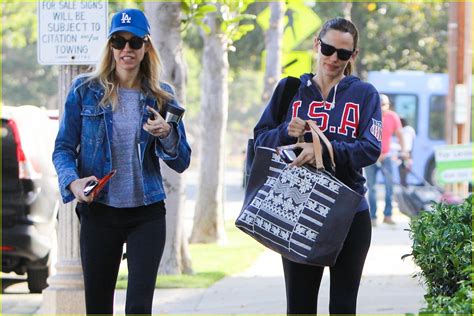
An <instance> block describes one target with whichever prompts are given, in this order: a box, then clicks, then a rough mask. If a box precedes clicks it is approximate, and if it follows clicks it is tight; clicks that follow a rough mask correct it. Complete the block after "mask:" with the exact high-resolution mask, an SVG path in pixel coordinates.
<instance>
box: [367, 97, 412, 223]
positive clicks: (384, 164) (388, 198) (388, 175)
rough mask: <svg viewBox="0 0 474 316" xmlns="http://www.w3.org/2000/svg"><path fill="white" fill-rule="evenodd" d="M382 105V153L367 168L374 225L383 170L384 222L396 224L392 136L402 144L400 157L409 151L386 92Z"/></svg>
mask: <svg viewBox="0 0 474 316" xmlns="http://www.w3.org/2000/svg"><path fill="white" fill-rule="evenodd" d="M380 105H381V108H382V153H381V154H380V157H379V159H378V160H377V163H375V164H373V165H370V166H368V167H366V168H365V174H366V177H367V186H368V189H369V192H368V195H369V208H370V216H371V219H372V226H376V225H377V191H376V188H375V185H376V183H377V173H378V172H379V171H381V172H382V174H383V177H384V185H385V208H384V211H383V215H384V218H383V223H385V224H388V225H395V222H394V220H393V219H392V194H393V172H392V160H393V158H396V157H392V156H391V152H390V146H391V142H392V136H393V135H395V136H396V137H397V139H398V143H399V144H400V148H401V152H400V157H401V158H402V159H405V158H406V157H407V152H406V149H405V143H404V141H403V137H402V123H401V122H400V117H399V116H398V114H397V113H395V112H394V111H392V110H390V99H389V98H388V96H387V95H385V94H380Z"/></svg>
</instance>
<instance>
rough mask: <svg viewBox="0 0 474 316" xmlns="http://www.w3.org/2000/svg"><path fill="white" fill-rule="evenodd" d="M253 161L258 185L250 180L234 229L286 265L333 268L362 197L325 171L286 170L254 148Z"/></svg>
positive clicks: (276, 158) (267, 151)
mask: <svg viewBox="0 0 474 316" xmlns="http://www.w3.org/2000/svg"><path fill="white" fill-rule="evenodd" d="M257 156H260V157H259V158H258V159H257V161H259V162H260V163H261V164H260V166H259V165H258V163H257V165H255V166H253V167H252V169H256V168H259V169H260V168H261V169H260V170H259V171H260V173H261V175H260V178H261V180H260V181H258V180H259V179H257V182H261V183H258V184H257V183H255V180H256V179H251V180H250V183H249V186H252V185H254V186H257V187H258V189H256V190H255V192H253V193H251V195H253V196H252V197H250V199H248V196H246V198H247V199H246V200H247V201H245V202H244V207H243V209H242V211H241V213H240V215H239V217H238V218H237V221H236V225H237V227H239V228H240V229H242V230H243V231H244V232H246V233H248V234H249V235H251V236H252V237H253V238H255V239H257V240H258V241H260V242H261V243H263V244H264V245H265V246H267V247H269V248H270V249H273V250H275V251H277V252H278V253H280V254H282V255H283V256H285V257H287V258H288V259H290V260H292V261H296V262H300V263H307V264H316V265H327V266H331V265H333V264H334V262H335V260H336V258H337V254H338V253H339V251H340V249H341V248H342V244H343V242H344V239H345V237H346V236H347V232H348V229H349V227H350V223H351V222H352V219H353V217H354V214H355V209H356V206H357V204H358V203H359V201H360V199H361V198H362V197H361V196H360V195H359V194H357V193H355V192H354V191H352V190H351V189H350V188H348V187H347V186H346V185H345V184H343V183H342V182H341V181H339V180H338V179H336V178H335V177H334V176H332V175H331V174H329V173H327V172H325V171H317V170H316V169H314V168H311V169H310V168H308V167H305V166H304V167H293V168H289V167H288V164H287V163H285V162H284V161H283V160H282V158H281V157H280V156H279V155H278V154H277V153H276V151H275V150H274V149H270V148H264V147H259V148H257ZM265 165H266V166H265ZM268 165H270V167H268ZM254 167H255V168H254ZM254 171H256V170H253V171H252V173H254V174H255V173H256V172H254ZM257 173H258V172H257ZM252 180H254V181H252ZM252 182H253V183H252ZM344 213H345V214H344Z"/></svg>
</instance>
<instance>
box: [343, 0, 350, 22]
mask: <svg viewBox="0 0 474 316" xmlns="http://www.w3.org/2000/svg"><path fill="white" fill-rule="evenodd" d="M341 5H342V13H343V14H344V19H346V20H349V21H351V11H352V2H342V3H341Z"/></svg>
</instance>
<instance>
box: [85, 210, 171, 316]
mask: <svg viewBox="0 0 474 316" xmlns="http://www.w3.org/2000/svg"><path fill="white" fill-rule="evenodd" d="M78 213H79V215H80V219H81V231H80V248H81V261H82V270H83V273H84V287H85V298H86V312H87V314H113V307H114V291H115V285H116V282H117V275H118V270H119V266H120V261H121V259H122V249H123V244H124V243H125V242H126V243H127V265H128V286H127V299H126V305H125V312H126V314H151V311H152V304H153V294H154V290H155V283H156V276H157V273H158V266H159V264H160V260H161V256H162V254H163V249H164V245H165V239H166V221H165V213H166V211H165V206H164V203H163V202H158V203H156V204H152V205H148V206H142V207H136V208H114V207H110V206H106V205H103V204H99V203H92V204H91V205H90V206H87V205H78Z"/></svg>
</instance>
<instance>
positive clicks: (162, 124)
mask: <svg viewBox="0 0 474 316" xmlns="http://www.w3.org/2000/svg"><path fill="white" fill-rule="evenodd" d="M147 110H148V112H150V114H152V115H154V116H155V117H154V118H153V119H152V118H151V117H150V118H149V119H148V121H146V123H145V124H144V125H143V129H144V130H145V131H147V132H148V133H150V134H151V135H153V136H155V137H159V138H165V137H166V136H168V135H169V133H170V132H171V128H172V127H171V124H169V123H168V122H166V121H165V119H164V118H163V117H162V116H161V115H160V113H159V112H158V111H157V110H155V109H154V108H152V107H150V106H147Z"/></svg>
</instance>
